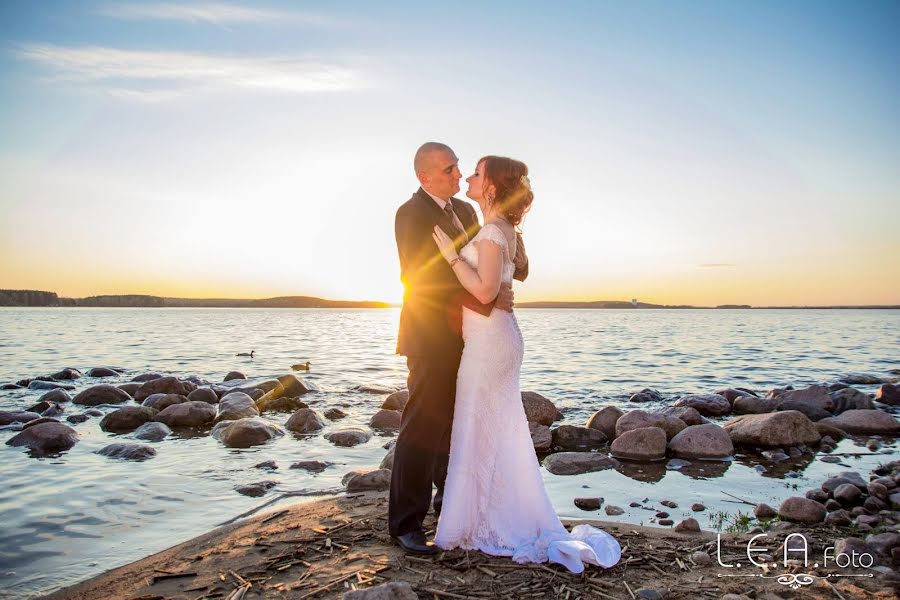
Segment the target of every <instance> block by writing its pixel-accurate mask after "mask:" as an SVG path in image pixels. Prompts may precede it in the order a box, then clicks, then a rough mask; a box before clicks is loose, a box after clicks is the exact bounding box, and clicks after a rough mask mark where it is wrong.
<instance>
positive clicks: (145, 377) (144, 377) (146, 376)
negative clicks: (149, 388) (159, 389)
mask: <svg viewBox="0 0 900 600" xmlns="http://www.w3.org/2000/svg"><path fill="white" fill-rule="evenodd" d="M162 378H163V376H162V375H161V374H160V373H141V374H140V375H135V376H134V377H132V378H131V381H133V382H135V383H147V382H148V381H153V380H154V379H162Z"/></svg>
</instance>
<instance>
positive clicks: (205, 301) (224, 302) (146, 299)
mask: <svg viewBox="0 0 900 600" xmlns="http://www.w3.org/2000/svg"><path fill="white" fill-rule="evenodd" d="M0 306H90V307H121V308H184V307H198V308H389V307H390V306H391V305H390V304H388V303H387V302H368V301H363V302H353V301H345V300H325V299H323V298H314V297H312V296H281V297H279V298H265V299H249V300H240V299H237V300H236V299H230V298H163V297H160V296H147V295H142V294H123V295H110V296H89V297H87V298H60V297H59V296H57V295H56V294H55V293H54V292H42V291H36V290H0Z"/></svg>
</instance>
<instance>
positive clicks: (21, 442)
mask: <svg viewBox="0 0 900 600" xmlns="http://www.w3.org/2000/svg"><path fill="white" fill-rule="evenodd" d="M76 443H78V434H77V433H76V432H75V430H74V429H72V428H71V427H69V426H68V425H63V424H62V423H41V424H39V425H35V426H34V427H29V428H28V429H25V430H23V431H22V432H20V433H18V434H16V435H14V436H13V437H11V438H10V439H8V440H6V445H7V446H25V447H26V448H28V449H29V450H31V452H32V453H33V454H34V455H36V456H50V455H54V454H59V453H60V452H64V451H66V450H68V449H69V448H71V447H72V446H74V445H75V444H76Z"/></svg>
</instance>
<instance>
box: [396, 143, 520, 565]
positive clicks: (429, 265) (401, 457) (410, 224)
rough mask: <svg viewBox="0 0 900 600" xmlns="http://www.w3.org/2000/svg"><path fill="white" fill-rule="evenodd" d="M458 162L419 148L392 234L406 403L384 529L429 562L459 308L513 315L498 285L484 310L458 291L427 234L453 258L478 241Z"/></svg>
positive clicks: (449, 421) (446, 446)
mask: <svg viewBox="0 0 900 600" xmlns="http://www.w3.org/2000/svg"><path fill="white" fill-rule="evenodd" d="M458 163H459V159H458V158H457V157H456V154H454V153H453V150H451V149H450V148H449V147H448V146H446V145H444V144H440V143H437V142H428V143H426V144H423V145H422V146H421V147H420V148H419V150H418V151H417V152H416V156H415V160H414V161H413V164H414V166H415V170H416V177H418V179H419V183H420V184H421V187H420V188H419V189H418V191H416V193H415V194H413V196H412V198H410V199H409V200H408V201H407V202H406V203H405V204H403V205H402V206H401V207H400V208H399V209H397V215H396V217H395V221H394V234H395V236H396V238H397V251H398V253H399V254H400V277H401V279H402V280H403V284H404V287H405V293H404V296H403V308H402V310H401V312H400V333H399V336H398V341H397V353H398V354H403V355H405V356H406V364H407V366H408V367H409V377H408V379H407V383H408V388H409V401H408V402H407V404H406V407H405V408H404V409H403V417H402V420H401V424H400V433H399V435H398V436H397V442H396V445H395V449H394V466H393V470H392V473H391V496H390V503H389V506H388V527H389V530H390V534H391V537H393V538H394V540H396V541H397V543H398V544H399V545H400V546H402V547H403V548H404V549H405V550H406V551H407V552H413V553H420V554H433V553H435V552H437V548H436V547H435V546H434V544H433V543H432V542H429V541H427V540H426V539H425V532H424V530H423V527H422V522H423V521H424V520H425V514H426V513H427V512H428V505H429V504H430V503H431V486H432V483H434V484H435V485H436V486H437V495H436V496H435V498H434V512H435V515H439V514H440V511H441V502H442V499H443V493H444V481H445V480H446V478H447V460H448V456H449V452H450V430H451V428H452V425H453V406H454V402H455V399H456V372H457V370H458V369H459V362H460V358H461V356H462V350H463V339H462V307H463V306H466V307H468V308H471V309H472V310H475V311H477V312H479V313H481V314H483V315H485V316H487V315H490V313H491V310H492V309H493V308H495V307H496V308H499V309H502V310H506V311H510V312H511V311H512V306H513V293H512V288H511V287H510V286H509V285H508V284H503V285H502V286H501V288H500V293H499V294H498V295H497V298H496V299H495V300H494V302H493V303H491V304H481V303H479V302H478V300H476V299H475V298H474V297H473V296H472V295H471V294H469V293H468V292H466V291H465V289H464V288H463V287H462V285H461V284H460V283H459V281H458V280H457V278H456V275H455V274H454V273H453V271H452V269H451V268H450V266H449V265H448V264H447V262H446V261H445V260H444V259H443V257H442V256H441V253H440V252H439V251H438V247H437V245H436V244H435V242H434V239H433V238H432V233H433V231H434V226H435V225H437V226H439V227H440V228H441V229H442V230H444V232H445V233H446V234H447V235H448V236H450V237H451V238H452V239H453V240H454V243H455V245H456V249H457V251H459V250H460V249H461V248H462V246H464V245H465V244H466V242H468V240H470V239H472V237H473V236H474V235H475V234H476V233H478V230H479V225H478V217H477V215H476V214H475V209H474V208H472V206H471V205H469V204H468V203H466V202H464V201H462V200H459V199H457V198H453V195H454V194H456V193H457V192H459V180H460V179H461V178H462V175H461V174H460V172H459V166H458ZM516 247H517V252H516V258H515V263H516V272H515V275H514V277H515V278H516V279H518V280H520V281H524V280H525V278H526V277H527V276H528V258H527V256H526V254H525V250H524V246H523V245H522V240H521V238H520V237H518V236H517V244H516Z"/></svg>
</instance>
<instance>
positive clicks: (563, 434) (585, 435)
mask: <svg viewBox="0 0 900 600" xmlns="http://www.w3.org/2000/svg"><path fill="white" fill-rule="evenodd" d="M550 433H551V446H552V447H553V448H554V449H557V450H566V451H579V450H596V449H599V448H602V447H603V446H605V445H606V441H607V440H606V436H605V435H603V432H602V431H599V430H597V429H591V428H589V427H578V426H575V425H560V426H559V427H557V428H556V429H553V430H552V431H551V432H550Z"/></svg>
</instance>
